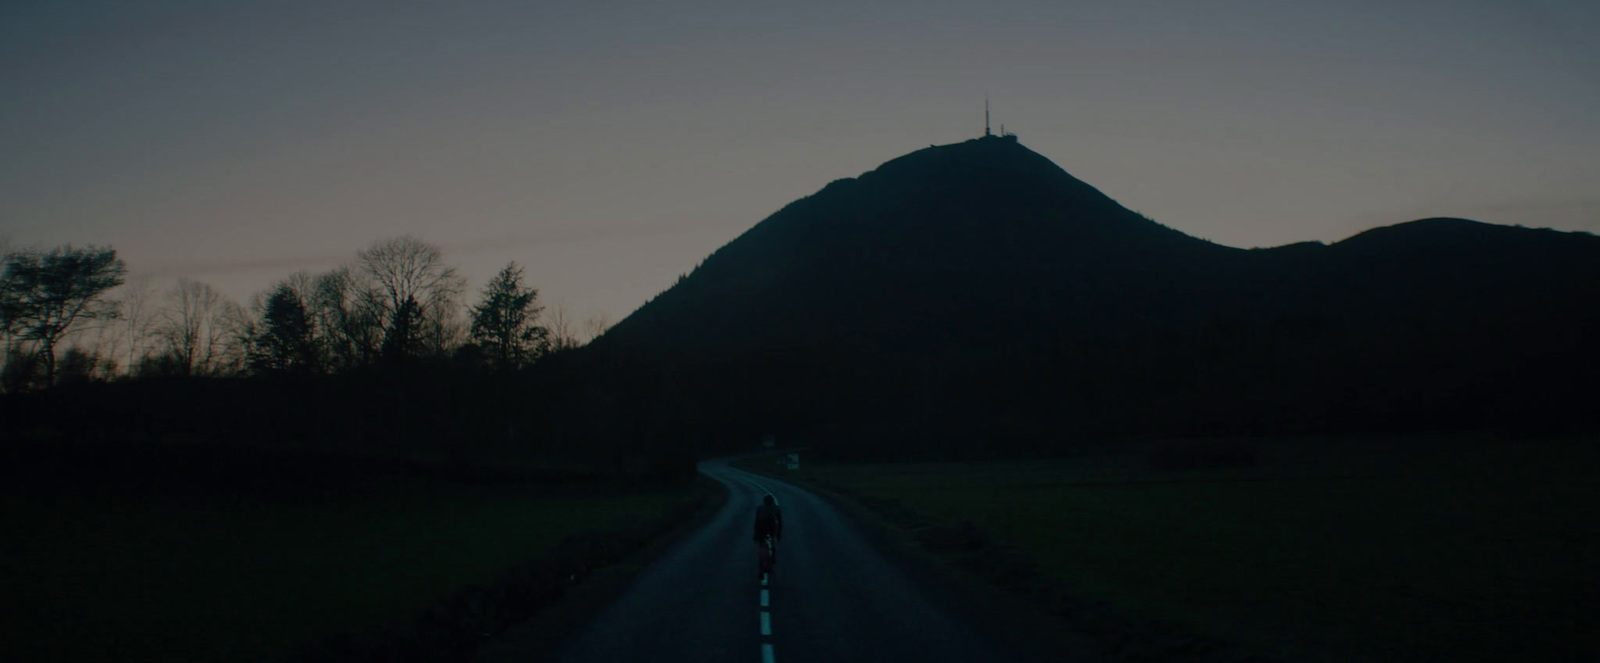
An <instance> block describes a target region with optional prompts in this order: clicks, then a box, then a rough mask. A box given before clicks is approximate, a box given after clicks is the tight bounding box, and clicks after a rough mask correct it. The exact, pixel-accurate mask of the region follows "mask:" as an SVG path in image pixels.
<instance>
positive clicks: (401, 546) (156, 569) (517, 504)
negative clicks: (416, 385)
mask: <svg viewBox="0 0 1600 663" xmlns="http://www.w3.org/2000/svg"><path fill="white" fill-rule="evenodd" d="M69 485H70V486H71V488H68V487H67V486H69ZM259 488H260V487H255V488H253V489H252V490H249V491H245V492H242V493H228V492H226V491H221V492H219V491H217V490H213V489H207V490H204V491H199V492H190V491H184V490H175V491H174V490H165V491H164V490H151V489H150V487H149V486H143V485H125V484H122V483H117V482H110V483H106V482H98V483H94V484H92V485H90V484H84V483H82V482H75V483H72V482H69V483H67V484H62V485H53V484H52V483H51V482H49V481H43V480H29V481H19V482H13V484H12V485H11V486H10V487H9V489H8V490H7V491H6V492H5V493H4V494H0V518H3V521H4V522H5V523H6V529H7V533H6V542H5V544H4V546H3V548H0V561H3V563H0V593H3V594H4V595H5V596H6V601H5V607H4V608H3V609H0V620H3V621H4V623H5V624H6V626H5V629H6V630H7V631H8V632H9V633H8V635H7V636H6V642H7V651H8V654H7V656H8V658H10V657H14V658H15V659H16V660H41V661H53V660H61V661H66V660H123V661H141V660H162V661H223V660H227V661H236V660H261V659H267V658H272V659H286V658H299V659H304V660H316V659H328V658H336V659H340V660H352V659H356V660H359V659H361V658H365V657H380V658H385V660H389V658H387V656H388V655H392V654H393V652H395V651H398V650H400V649H402V648H404V649H406V650H407V651H409V652H411V653H410V654H408V655H407V657H406V658H403V659H396V660H409V659H415V658H417V657H423V658H426V659H430V660H439V659H440V658H441V657H442V658H449V657H460V656H467V655H470V652H471V648H472V647H474V646H475V645H476V644H478V643H479V642H481V639H482V638H483V636H484V634H492V633H493V632H496V631H497V630H499V629H503V628H504V627H505V626H507V625H509V624H510V623H512V622H514V621H517V620H519V619H525V618H527V617H528V616H530V615H531V614H532V613H534V612H536V611H537V610H538V609H539V608H540V607H542V606H543V605H547V604H548V603H550V602H551V601H553V600H555V599H557V598H559V597H560V595H561V594H562V592H563V591H564V587H565V585H566V584H570V582H571V581H572V580H574V579H577V578H579V577H581V576H583V575H585V574H587V573H588V572H590V571H591V570H593V569H594V568H597V567H600V566H604V565H605V564H609V563H612V562H614V561H616V560H617V559H620V558H622V557H623V556H624V555H626V554H627V553H628V552H629V551H631V550H634V549H636V548H638V547H640V546H642V545H644V544H645V543H647V542H648V541H649V540H650V539H651V538H652V537H654V536H656V535H659V534H660V533H661V532H663V531H665V530H666V529H668V528H670V527H671V526H672V525H673V524H675V523H676V522H678V521H680V520H681V519H683V518H684V517H686V516H687V515H688V514H689V513H691V512H692V511H693V509H694V508H695V507H697V506H698V505H699V504H700V503H702V502H703V501H704V500H706V499H710V497H711V494H710V493H709V492H708V490H709V489H708V487H706V486H704V485H703V484H695V485H694V486H682V487H671V488H655V489H638V490H624V489H620V488H614V487H606V486H593V485H581V484H579V485H564V486H547V485H527V484H523V483H518V482H507V481H497V482H487V483H471V482H459V481H448V480H437V479H430V478H426V477H403V478H394V477H388V478H385V479H383V480H381V481H378V482H375V483H373V482H369V483H367V484H366V485H363V486H360V487H358V488H355V489H350V490H336V491H321V490H301V489H298V488H296V489H287V490H281V491H280V490H275V489H268V490H260V489H259ZM530 560H534V561H530ZM562 581H566V582H565V583H563V582H562ZM463 588H467V589H463ZM419 615H420V617H419ZM306 643H313V644H311V645H307V644H306ZM385 652H388V654H384V653H385Z"/></svg>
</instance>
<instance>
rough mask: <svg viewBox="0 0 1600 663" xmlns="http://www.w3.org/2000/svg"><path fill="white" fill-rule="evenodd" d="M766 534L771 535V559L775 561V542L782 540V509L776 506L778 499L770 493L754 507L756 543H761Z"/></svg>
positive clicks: (776, 557) (776, 552) (776, 559)
mask: <svg viewBox="0 0 1600 663" xmlns="http://www.w3.org/2000/svg"><path fill="white" fill-rule="evenodd" d="M768 534H771V535H772V543H773V546H772V561H774V562H776V561H778V546H777V543H778V542H779V541H782V540H783V510H782V509H779V508H778V500H777V499H775V498H773V497H772V495H767V496H766V497H763V498H761V506H758V507H756V535H755V540H756V545H758V546H759V545H761V543H762V539H763V538H764V537H766V536H767V535H768Z"/></svg>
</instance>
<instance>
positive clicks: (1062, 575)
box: [804, 438, 1600, 661]
mask: <svg viewBox="0 0 1600 663" xmlns="http://www.w3.org/2000/svg"><path fill="white" fill-rule="evenodd" d="M1157 468H1165V469H1157ZM1597 470H1600V448H1597V444H1596V441H1594V440H1555V441H1551V440H1541V441H1526V442H1512V441H1499V440H1489V439H1426V440H1415V439H1398V438H1394V439H1379V440H1373V439H1358V440H1338V439H1327V440H1285V441H1270V442H1204V443H1199V442H1192V443H1164V444H1157V445H1149V446H1146V447H1144V448H1142V449H1139V450H1137V452H1134V453H1126V452H1124V453H1119V454H1117V455H1085V456H1082V457H1079V458H1075V459H1063V460H1055V461H1049V462H1035V463H997V464H925V465H911V464H885V465H828V464H822V465H817V464H811V465H809V467H807V468H806V469H805V470H804V473H805V474H806V475H809V476H812V477H816V478H820V479H823V480H825V481H829V482H833V483H834V484H836V485H839V486H842V487H845V488H847V489H848V490H850V491H852V492H855V493H857V494H860V495H862V496H865V497H871V498H877V499H893V500H899V501H900V502H901V503H903V504H904V505H905V506H907V507H910V508H911V509H913V510H915V511H918V512H921V513H923V514H925V515H927V516H929V517H931V518H932V519H934V520H936V521H945V522H951V521H959V520H969V521H972V522H973V523H975V524H977V525H978V526H979V527H980V528H981V529H983V530H985V531H986V532H988V533H989V534H991V535H992V536H993V537H994V538H996V539H998V540H1000V541H1002V542H1007V543H1011V544H1014V545H1016V546H1018V547H1020V548H1021V549H1023V550H1024V551H1025V552H1027V553H1029V554H1030V555H1031V556H1033V557H1034V559H1036V560H1037V562H1038V564H1039V566H1040V569H1041V570H1042V571H1043V572H1045V573H1046V574H1048V575H1050V576H1053V577H1055V578H1058V579H1061V580H1063V581H1066V582H1067V583H1068V584H1069V586H1071V587H1073V588H1074V589H1075V590H1076V591H1077V592H1078V593H1080V594H1081V595H1083V596H1085V597H1089V598H1094V599H1100V600H1105V601H1108V602H1110V603H1111V604H1113V605H1114V606H1116V607H1117V609H1119V610H1121V611H1125V612H1128V613H1130V614H1135V615H1140V616H1145V617H1154V618H1158V619H1161V620H1165V621H1168V622H1170V623H1175V624H1178V625H1181V626H1183V627H1185V628H1188V629H1192V630H1195V631H1197V632H1200V633H1204V634H1208V635H1212V636H1219V637H1222V638H1226V639H1229V640H1234V641H1237V642H1241V643H1244V644H1246V645H1247V646H1248V647H1251V648H1258V649H1260V650H1262V651H1264V652H1267V653H1270V654H1275V655H1277V656H1280V657H1283V658H1285V659H1287V660H1349V659H1352V658H1353V659H1357V660H1375V661H1416V660H1457V661H1466V660H1473V661H1491V660H1516V659H1523V660H1590V656H1589V655H1590V654H1593V653H1594V652H1595V651H1600V649H1597V648H1596V647H1597V643H1596V640H1595V636H1594V635H1593V633H1592V631H1591V629H1590V623H1589V622H1588V621H1587V620H1583V619H1580V616H1579V615H1580V614H1586V613H1587V612H1588V611H1587V610H1584V609H1582V606H1584V605H1588V604H1591V603H1592V602H1593V596H1594V595H1595V593H1596V592H1597V591H1600V481H1597V480H1596V477H1597Z"/></svg>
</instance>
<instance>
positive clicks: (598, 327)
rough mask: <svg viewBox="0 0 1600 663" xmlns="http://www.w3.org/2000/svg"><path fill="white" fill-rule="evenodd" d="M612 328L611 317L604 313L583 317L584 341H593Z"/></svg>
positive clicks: (586, 342)
mask: <svg viewBox="0 0 1600 663" xmlns="http://www.w3.org/2000/svg"><path fill="white" fill-rule="evenodd" d="M610 328H611V317H610V316H608V315H606V314H604V313H596V314H594V315H591V316H589V317H587V318H584V319H583V342H584V343H585V344H588V343H593V342H594V340H595V339H597V338H600V336H601V335H602V334H604V333H606V330H607V329H610Z"/></svg>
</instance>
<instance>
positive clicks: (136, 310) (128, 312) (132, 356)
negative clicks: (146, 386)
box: [116, 277, 156, 371]
mask: <svg viewBox="0 0 1600 663" xmlns="http://www.w3.org/2000/svg"><path fill="white" fill-rule="evenodd" d="M155 299H156V291H155V288H154V287H153V286H151V285H150V279H149V277H139V278H136V279H133V280H131V281H129V282H128V283H127V284H125V285H123V289H122V294H121V296H120V297H118V298H117V301H118V303H119V305H120V306H121V309H122V315H121V317H119V318H118V319H117V321H116V327H117V328H118V332H119V333H118V335H117V341H118V342H119V343H126V344H127V345H126V350H127V353H126V354H127V358H128V361H127V364H126V368H127V369H128V370H130V371H131V370H133V367H134V366H137V365H138V364H139V360H140V359H141V358H143V357H144V355H145V354H146V353H147V352H148V351H149V348H148V347H147V344H148V343H149V340H150V333H151V331H152V330H153V329H154V327H155V323H156V301H155ZM117 354H119V355H120V354H122V353H121V352H118V353H117Z"/></svg>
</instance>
